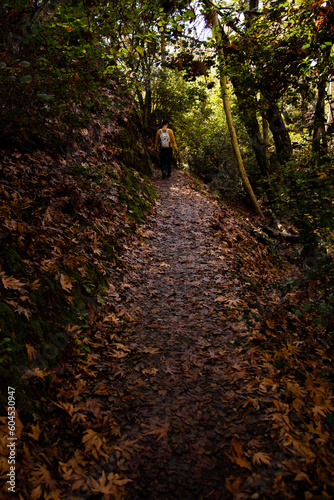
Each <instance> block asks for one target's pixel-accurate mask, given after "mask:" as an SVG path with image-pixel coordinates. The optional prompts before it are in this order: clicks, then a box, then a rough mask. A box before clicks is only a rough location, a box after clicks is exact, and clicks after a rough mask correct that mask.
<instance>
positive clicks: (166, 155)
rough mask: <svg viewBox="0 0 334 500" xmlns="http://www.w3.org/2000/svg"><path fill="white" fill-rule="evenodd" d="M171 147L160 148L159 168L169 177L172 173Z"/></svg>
mask: <svg viewBox="0 0 334 500" xmlns="http://www.w3.org/2000/svg"><path fill="white" fill-rule="evenodd" d="M172 156H173V148H162V149H161V150H160V168H161V171H162V173H167V177H170V175H171V173H172Z"/></svg>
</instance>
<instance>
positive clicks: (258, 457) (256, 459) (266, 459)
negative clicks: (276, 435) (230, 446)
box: [252, 451, 271, 465]
mask: <svg viewBox="0 0 334 500" xmlns="http://www.w3.org/2000/svg"><path fill="white" fill-rule="evenodd" d="M252 462H253V464H254V465H261V464H266V465H269V464H270V463H271V457H270V455H268V454H267V453H262V452H261V451H259V452H257V453H254V455H253V457H252Z"/></svg>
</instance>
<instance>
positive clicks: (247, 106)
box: [232, 79, 269, 177]
mask: <svg viewBox="0 0 334 500" xmlns="http://www.w3.org/2000/svg"><path fill="white" fill-rule="evenodd" d="M233 83H234V82H233V79H232V84H233ZM234 92H235V95H236V97H237V99H238V103H239V109H240V111H241V115H242V120H243V123H244V125H245V128H246V130H247V133H248V136H249V138H250V140H251V143H252V147H253V152H254V154H255V158H256V161H257V164H258V166H259V169H260V172H261V174H262V175H263V176H264V177H265V176H267V175H268V172H269V168H268V158H267V155H266V144H265V142H264V141H263V139H262V136H261V131H260V126H259V122H258V119H257V116H256V109H255V107H254V106H253V105H252V102H251V98H250V96H247V97H244V96H242V95H241V92H240V91H239V90H238V87H237V85H234Z"/></svg>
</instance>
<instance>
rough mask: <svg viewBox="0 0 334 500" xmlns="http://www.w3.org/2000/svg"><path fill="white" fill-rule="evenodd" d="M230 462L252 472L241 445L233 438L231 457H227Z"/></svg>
mask: <svg viewBox="0 0 334 500" xmlns="http://www.w3.org/2000/svg"><path fill="white" fill-rule="evenodd" d="M227 456H228V457H229V459H230V460H232V462H234V463H236V464H237V465H239V466H240V467H245V468H246V469H249V470H252V466H251V464H250V462H249V461H248V460H247V458H246V456H245V452H244V450H243V449H242V445H241V443H239V441H237V440H236V439H235V438H233V439H232V456H230V455H227Z"/></svg>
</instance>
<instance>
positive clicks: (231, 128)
mask: <svg viewBox="0 0 334 500" xmlns="http://www.w3.org/2000/svg"><path fill="white" fill-rule="evenodd" d="M204 3H205V5H206V7H207V8H209V9H210V10H212V4H211V2H210V1H209V0H204ZM213 26H214V29H215V31H216V51H217V56H218V63H219V71H220V86H221V90H222V97H223V104H224V111H225V116H226V121H227V126H228V130H229V133H230V138H231V143H232V146H233V151H234V154H235V157H236V160H237V163H238V167H239V171H240V175H241V178H242V182H243V185H244V188H245V191H246V193H247V195H248V197H249V199H250V201H251V203H252V205H253V208H254V210H255V211H256V213H257V214H258V215H260V216H261V217H263V212H262V210H261V207H260V205H259V203H258V201H257V199H256V197H255V194H254V191H253V188H252V186H251V184H250V182H249V179H248V176H247V172H246V170H245V167H244V164H243V160H242V156H241V152H240V148H239V143H238V138H237V134H236V131H235V127H234V123H233V117H232V113H231V108H230V101H229V97H228V92H227V78H226V74H225V58H224V52H223V49H222V48H221V34H220V31H219V29H220V26H219V21H218V14H217V13H216V12H214V18H213Z"/></svg>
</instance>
